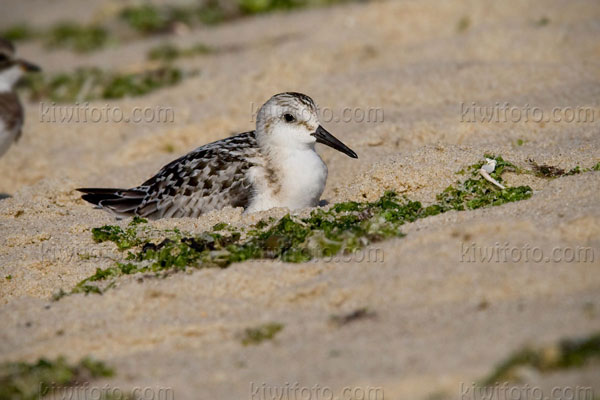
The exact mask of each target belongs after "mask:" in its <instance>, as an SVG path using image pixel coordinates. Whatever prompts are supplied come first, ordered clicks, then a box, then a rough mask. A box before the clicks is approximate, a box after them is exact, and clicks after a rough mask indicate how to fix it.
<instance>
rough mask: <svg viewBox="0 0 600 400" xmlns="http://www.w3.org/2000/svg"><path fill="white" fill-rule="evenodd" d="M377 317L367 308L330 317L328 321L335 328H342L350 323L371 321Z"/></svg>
mask: <svg viewBox="0 0 600 400" xmlns="http://www.w3.org/2000/svg"><path fill="white" fill-rule="evenodd" d="M375 317H377V313H375V312H374V311H370V310H369V309H368V308H366V307H363V308H358V309H356V310H354V311H352V312H350V313H348V314H343V315H332V316H331V317H330V318H329V320H330V322H331V323H333V324H334V325H337V326H344V325H346V324H349V323H351V322H355V321H359V320H362V319H372V318H375Z"/></svg>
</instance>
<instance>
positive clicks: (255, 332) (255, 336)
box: [242, 322, 283, 346]
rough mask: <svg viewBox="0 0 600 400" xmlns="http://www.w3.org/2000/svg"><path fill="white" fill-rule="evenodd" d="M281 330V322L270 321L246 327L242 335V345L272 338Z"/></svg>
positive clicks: (258, 342)
mask: <svg viewBox="0 0 600 400" xmlns="http://www.w3.org/2000/svg"><path fill="white" fill-rule="evenodd" d="M282 330H283V324H280V323H277V322H270V323H267V324H263V325H259V326H257V327H254V328H246V329H245V330H244V333H243V336H242V344H243V345H244V346H248V345H257V344H260V343H262V342H264V341H265V340H272V339H273V338H274V337H275V335H277V334H278V333H279V332H281V331H282Z"/></svg>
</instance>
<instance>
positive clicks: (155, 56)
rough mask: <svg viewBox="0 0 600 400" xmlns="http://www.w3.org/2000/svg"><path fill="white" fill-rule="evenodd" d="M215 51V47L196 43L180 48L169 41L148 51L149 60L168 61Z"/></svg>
mask: <svg viewBox="0 0 600 400" xmlns="http://www.w3.org/2000/svg"><path fill="white" fill-rule="evenodd" d="M215 52H217V50H216V49H214V48H212V47H210V46H208V45H206V44H204V43H196V44H194V45H193V46H190V47H186V48H180V47H177V46H175V45H173V44H170V43H163V44H160V45H158V46H156V47H153V48H151V49H150V50H149V51H148V55H147V58H148V59H149V60H161V61H166V62H170V61H173V60H176V59H178V58H185V57H194V56H198V55H205V54H211V53H215Z"/></svg>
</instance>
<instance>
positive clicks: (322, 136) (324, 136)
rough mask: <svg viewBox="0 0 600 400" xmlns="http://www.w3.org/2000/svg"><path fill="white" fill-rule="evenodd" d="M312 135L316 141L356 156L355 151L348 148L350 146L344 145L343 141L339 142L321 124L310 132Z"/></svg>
mask: <svg viewBox="0 0 600 400" xmlns="http://www.w3.org/2000/svg"><path fill="white" fill-rule="evenodd" d="M312 136H314V137H316V138H317V143H323V144H326V145H327V146H329V147H332V148H334V149H336V150H337V151H341V152H342V153H344V154H346V155H347V156H349V157H352V158H358V156H357V155H356V153H355V152H354V151H352V149H350V147H348V146H346V145H345V144H344V143H342V142H340V141H339V140H337V139H336V138H335V136H333V135H332V134H331V133H329V132H327V131H326V130H325V128H323V127H322V126H321V125H319V127H318V128H317V131H316V132H315V133H312Z"/></svg>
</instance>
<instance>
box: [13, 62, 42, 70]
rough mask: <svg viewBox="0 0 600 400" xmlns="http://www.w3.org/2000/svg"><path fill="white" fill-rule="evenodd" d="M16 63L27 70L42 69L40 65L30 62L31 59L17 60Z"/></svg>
mask: <svg viewBox="0 0 600 400" xmlns="http://www.w3.org/2000/svg"><path fill="white" fill-rule="evenodd" d="M16 63H17V64H18V65H19V67H21V69H22V70H23V71H25V72H38V71H41V70H42V69H41V68H40V67H38V66H37V65H35V64H32V63H30V62H29V61H25V60H17V61H16Z"/></svg>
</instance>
